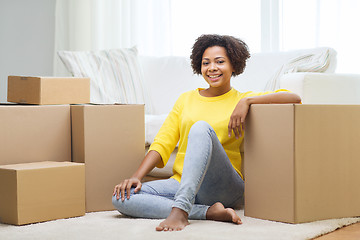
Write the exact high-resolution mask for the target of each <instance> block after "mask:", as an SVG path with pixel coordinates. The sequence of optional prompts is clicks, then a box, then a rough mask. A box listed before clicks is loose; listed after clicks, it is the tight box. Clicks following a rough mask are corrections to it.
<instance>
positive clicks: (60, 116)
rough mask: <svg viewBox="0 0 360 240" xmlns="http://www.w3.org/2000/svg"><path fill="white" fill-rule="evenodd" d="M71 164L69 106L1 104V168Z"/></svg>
mask: <svg viewBox="0 0 360 240" xmlns="http://www.w3.org/2000/svg"><path fill="white" fill-rule="evenodd" d="M41 161H71V125H70V106H69V105H56V106H30V105H18V104H0V165H4V164H16V163H28V162H41Z"/></svg>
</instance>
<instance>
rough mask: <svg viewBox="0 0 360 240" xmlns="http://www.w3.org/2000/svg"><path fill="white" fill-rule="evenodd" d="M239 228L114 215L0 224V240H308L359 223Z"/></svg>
mask: <svg viewBox="0 0 360 240" xmlns="http://www.w3.org/2000/svg"><path fill="white" fill-rule="evenodd" d="M237 213H238V214H239V216H240V217H241V219H242V221H243V224H242V225H235V224H231V223H222V222H215V221H190V225H189V226H187V227H186V228H185V229H184V230H183V231H180V232H156V231H155V227H156V226H157V225H158V224H159V223H160V222H161V221H162V220H148V219H133V218H128V217H124V216H122V215H120V214H119V213H118V212H117V211H107V212H97V213H87V214H86V215H85V216H83V217H78V218H69V219H61V220H56V221H49V222H44V223H37V224H30V225H25V226H12V225H6V224H0V239H1V240H8V239H11V240H12V239H21V240H23V239H25V240H26V239H46V240H56V239H66V240H72V239H76V240H82V239H84V240H91V239H101V240H103V239H126V240H133V239H135V240H137V239H139V240H140V239H141V240H142V239H154V240H155V239H156V240H168V239H171V240H186V239H196V240H198V239H199V240H201V239H204V240H211V239H216V240H221V239H236V240H241V239H246V240H251V239H256V240H259V239H264V240H265V239H276V240H281V239H286V240H289V239H291V240H296V239H301V240H302V239H311V238H314V237H317V236H320V235H323V234H325V233H328V232H332V231H334V230H335V229H338V228H341V227H343V226H346V225H349V224H352V223H355V222H359V221H360V218H343V219H332V220H324V221H317V222H312V223H303V224H286V223H279V222H272V221H265V220H260V219H255V218H250V217H244V211H243V210H238V211H237Z"/></svg>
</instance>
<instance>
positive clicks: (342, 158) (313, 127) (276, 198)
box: [244, 104, 360, 223]
mask: <svg viewBox="0 0 360 240" xmlns="http://www.w3.org/2000/svg"><path fill="white" fill-rule="evenodd" d="M359 123H360V105H301V104H299V105H296V104H295V105H293V104H282V105H281V104H280V105H276V104H274V105H273V104H265V105H257V104H256V105H252V106H251V109H250V112H249V115H248V118H247V120H246V134H245V159H244V160H245V163H244V167H245V215H246V216H250V217H256V218H262V219H268V220H275V221H281V222H288V223H302V222H309V221H315V220H322V219H330V218H343V217H354V216H360V204H359V203H360V188H359V186H360V174H359V169H360V147H359V146H360V125H359Z"/></svg>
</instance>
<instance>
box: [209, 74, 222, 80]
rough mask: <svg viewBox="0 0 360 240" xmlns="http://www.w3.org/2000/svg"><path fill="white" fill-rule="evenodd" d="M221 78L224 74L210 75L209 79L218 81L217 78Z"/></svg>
mask: <svg viewBox="0 0 360 240" xmlns="http://www.w3.org/2000/svg"><path fill="white" fill-rule="evenodd" d="M221 76H222V74H218V75H208V77H209V78H211V79H216V78H219V77H221Z"/></svg>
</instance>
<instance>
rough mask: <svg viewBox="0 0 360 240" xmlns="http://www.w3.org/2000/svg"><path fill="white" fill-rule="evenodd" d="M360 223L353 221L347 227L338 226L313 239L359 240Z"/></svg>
mask: <svg viewBox="0 0 360 240" xmlns="http://www.w3.org/2000/svg"><path fill="white" fill-rule="evenodd" d="M359 239H360V223H355V224H352V225H349V226H347V227H343V228H340V229H338V230H336V231H334V232H331V233H328V234H326V235H323V236H321V237H318V238H315V240H359Z"/></svg>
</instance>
